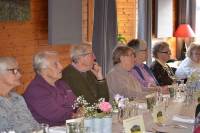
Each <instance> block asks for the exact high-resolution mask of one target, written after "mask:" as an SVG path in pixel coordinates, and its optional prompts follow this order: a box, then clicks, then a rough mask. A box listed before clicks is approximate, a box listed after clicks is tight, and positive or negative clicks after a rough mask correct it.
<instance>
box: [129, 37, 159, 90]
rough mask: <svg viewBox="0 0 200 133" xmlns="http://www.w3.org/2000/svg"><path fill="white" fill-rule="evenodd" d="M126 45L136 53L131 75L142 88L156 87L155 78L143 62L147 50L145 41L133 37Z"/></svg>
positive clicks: (145, 58)
mask: <svg viewBox="0 0 200 133" xmlns="http://www.w3.org/2000/svg"><path fill="white" fill-rule="evenodd" d="M127 45H128V46H129V47H131V48H133V49H134V50H135V53H136V59H135V65H134V67H133V69H132V71H131V72H132V74H133V76H134V77H135V78H136V79H137V80H138V81H139V82H140V85H141V86H142V88H143V90H146V91H148V90H152V89H153V88H156V86H157V84H158V83H157V80H156V79H155V77H154V75H153V73H152V72H151V70H150V68H149V67H148V66H147V65H146V64H144V62H145V61H146V60H147V51H148V50H147V44H146V42H145V41H143V40H140V39H133V40H131V41H130V42H129V43H128V44H127ZM150 88H152V89H150Z"/></svg>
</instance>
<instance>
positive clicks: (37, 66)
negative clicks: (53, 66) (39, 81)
mask: <svg viewBox="0 0 200 133" xmlns="http://www.w3.org/2000/svg"><path fill="white" fill-rule="evenodd" d="M49 56H58V52H56V51H42V52H39V53H37V54H36V55H35V56H34V57H33V68H34V70H35V72H36V73H40V72H41V69H44V68H47V67H48V64H49V61H48V57H49Z"/></svg>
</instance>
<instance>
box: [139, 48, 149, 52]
mask: <svg viewBox="0 0 200 133" xmlns="http://www.w3.org/2000/svg"><path fill="white" fill-rule="evenodd" d="M139 52H147V49H140V50H139Z"/></svg>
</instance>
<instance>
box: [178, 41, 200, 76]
mask: <svg viewBox="0 0 200 133" xmlns="http://www.w3.org/2000/svg"><path fill="white" fill-rule="evenodd" d="M193 72H198V73H200V45H199V44H196V43H192V44H191V45H190V47H189V49H188V51H187V57H186V58H185V59H184V60H183V61H182V62H181V64H180V65H179V66H178V68H177V70H176V76H177V77H178V78H180V79H186V78H187V77H188V76H190V75H191V74H192V73H193Z"/></svg>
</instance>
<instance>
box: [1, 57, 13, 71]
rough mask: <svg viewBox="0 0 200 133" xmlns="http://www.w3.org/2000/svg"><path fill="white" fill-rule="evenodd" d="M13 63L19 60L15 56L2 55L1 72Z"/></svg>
mask: <svg viewBox="0 0 200 133" xmlns="http://www.w3.org/2000/svg"><path fill="white" fill-rule="evenodd" d="M12 63H17V60H16V59H15V58H14V57H9V56H7V57H0V73H3V72H5V70H6V69H8V68H9V65H10V64H12Z"/></svg>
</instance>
